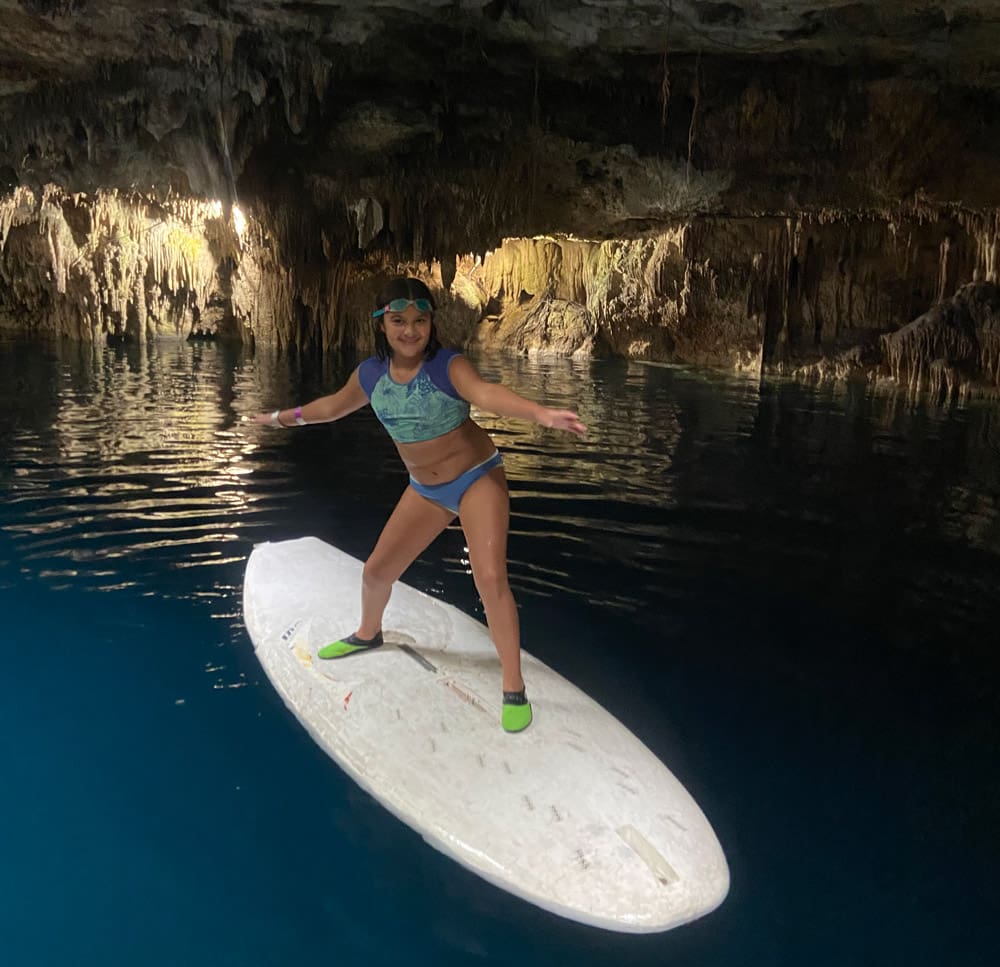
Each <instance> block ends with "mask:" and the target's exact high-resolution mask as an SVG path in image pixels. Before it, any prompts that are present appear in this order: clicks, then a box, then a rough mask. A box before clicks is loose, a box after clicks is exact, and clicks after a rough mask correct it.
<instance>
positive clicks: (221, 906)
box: [0, 340, 1000, 967]
mask: <svg viewBox="0 0 1000 967" xmlns="http://www.w3.org/2000/svg"><path fill="white" fill-rule="evenodd" d="M477 362H478V364H479V366H480V368H481V371H482V372H483V373H484V375H486V376H487V377H488V378H493V379H503V380H504V381H505V382H506V383H507V384H508V385H509V386H511V387H512V388H513V389H515V390H518V391H520V392H523V393H524V394H525V395H529V396H533V397H539V398H544V399H545V401H547V402H549V403H551V404H552V405H557V406H566V407H572V408H575V409H577V410H578V411H579V412H580V414H581V416H582V418H583V420H584V422H586V423H587V424H588V425H589V426H590V433H589V434H588V437H587V439H586V440H585V441H577V440H575V439H574V438H570V437H567V436H562V435H558V434H556V433H554V432H552V431H548V430H545V429H542V428H540V427H535V426H531V425H528V424H525V423H520V422H517V421H513V420H506V419H502V418H498V417H493V416H490V415H487V414H477V417H478V418H479V419H480V421H481V422H482V424H483V425H484V426H485V427H486V428H487V429H488V430H489V431H490V432H491V433H492V434H493V436H494V438H495V439H496V441H497V444H498V445H499V446H500V448H501V450H502V451H503V453H504V460H505V466H506V469H507V474H508V478H509V481H510V490H511V533H510V542H509V557H510V575H511V582H512V585H513V587H514V590H515V594H516V595H517V598H518V601H519V604H520V608H521V617H522V626H523V629H524V638H525V643H526V647H528V648H529V649H530V650H531V651H532V652H534V653H535V654H537V655H538V656H539V657H541V658H542V659H543V660H545V661H547V662H548V663H550V664H552V665H553V666H555V667H556V668H557V669H558V670H559V671H561V672H562V673H563V674H565V675H566V676H567V677H569V678H570V679H571V680H573V681H574V682H576V683H577V684H579V685H580V686H581V687H583V688H585V689H587V690H588V691H589V692H590V693H591V694H593V695H594V696H595V697H596V698H597V699H598V700H599V701H601V702H602V703H603V704H605V705H606V706H607V707H608V708H609V709H610V710H611V711H612V712H614V714H616V715H617V716H619V717H620V718H621V719H622V720H623V721H624V722H625V723H626V725H628V726H629V727H630V728H631V729H633V731H635V732H636V733H637V734H638V735H639V736H640V737H641V738H642V739H643V741H645V742H646V743H647V744H648V745H650V747H651V748H652V749H653V750H654V751H655V752H656V753H657V754H658V755H660V756H662V757H663V758H664V760H665V761H667V762H668V764H669V765H670V766H671V768H672V769H673V770H674V771H675V772H676V773H677V775H678V776H679V778H681V780H682V781H683V782H684V783H685V784H686V785H687V786H688V787H689V788H690V789H691V791H692V792H693V793H694V795H695V796H696V798H697V799H698V800H699V802H700V803H701V804H702V806H703V808H704V809H705V811H706V813H707V814H708V816H709V818H710V819H711V821H712V822H713V824H714V825H715V827H716V829H717V831H718V833H719V836H720V839H721V840H722V842H723V846H724V848H725V849H726V851H727V854H728V856H729V859H730V863H731V866H732V872H733V890H732V894H731V896H730V897H729V899H728V900H727V901H726V903H725V904H724V906H723V907H722V908H721V909H720V910H719V911H718V912H717V913H715V914H713V915H712V916H711V917H709V918H707V919H705V920H704V921H701V922H699V923H697V924H693V925H691V926H689V927H686V928H683V929H681V930H677V931H673V932H671V933H669V934H665V935H660V936H657V937H646V938H634V937H621V936H616V935H610V934H603V933H599V932H596V931H592V930H589V929H587V928H582V927H578V926H576V925H573V924H569V923H567V922H565V921H561V920H558V919H557V918H554V917H550V916H548V915H546V914H543V913H541V912H540V911H537V910H535V909H534V908H532V907H529V906H528V905H526V904H524V903H521V902H520V901H518V900H516V899H514V898H512V897H509V896H507V895H505V894H501V893H499V892H498V891H496V890H494V889H493V888H492V887H489V886H488V885H486V884H484V883H482V882H481V881H479V880H477V879H476V878H474V877H472V876H471V875H470V874H467V873H466V872H465V871H463V870H461V869H459V868H458V867H456V866H455V865H454V864H452V863H451V862H450V861H447V860H445V859H444V858H442V857H440V856H438V854H436V853H434V852H433V851H431V850H429V849H428V848H427V847H426V846H425V845H424V844H423V843H422V842H421V841H420V840H419V838H418V837H416V836H415V835H413V834H412V833H410V832H409V831H408V830H407V829H405V827H403V826H401V825H400V824H399V823H397V822H396V821H395V820H394V819H392V818H391V817H389V816H388V815H386V814H385V813H384V811H382V810H381V809H380V808H378V807H377V806H375V805H374V804H373V803H372V801H371V800H370V799H368V797H367V796H365V794H363V793H362V792H361V791H360V790H358V789H357V787H355V786H354V785H353V784H352V783H350V782H349V781H348V780H346V778H345V777H344V776H343V775H342V774H341V773H340V772H339V771H338V770H337V769H336V768H335V767H334V766H333V765H332V764H331V763H330V762H329V761H328V760H327V759H325V758H324V756H323V755H322V753H320V752H319V750H318V749H317V748H316V747H315V746H314V744H313V743H312V742H311V741H310V740H309V739H308V737H307V736H306V735H305V733H304V732H303V731H302V730H301V729H300V728H299V727H298V725H297V724H296V723H295V722H294V720H293V719H292V718H291V716H290V715H288V713H287V712H286V711H285V710H284V709H283V708H282V706H281V702H280V699H279V698H278V697H277V696H276V694H275V693H274V691H273V689H272V688H271V686H270V685H269V684H268V683H267V682H266V680H264V679H263V676H262V674H261V672H260V669H259V666H258V665H257V663H256V661H255V659H254V657H253V653H252V649H251V648H250V645H249V642H248V641H247V639H246V634H245V630H244V628H243V624H242V618H241V600H240V595H241V586H242V573H243V567H244V565H245V561H246V558H247V556H248V555H249V553H250V551H251V549H252V547H253V545H254V544H255V543H257V542H260V541H265V540H281V539H285V538H289V537H296V536H300V535H303V534H316V535H318V536H320V537H321V538H323V539H325V540H328V541H330V542H332V543H334V544H337V545H338V546H340V547H342V548H343V549H345V550H347V551H348V552H350V553H353V554H355V555H357V556H364V555H365V554H366V553H367V552H368V551H369V550H370V548H371V546H372V544H373V542H374V540H375V539H376V537H377V535H378V532H379V529H380V528H381V526H382V524H383V523H384V521H385V519H386V517H387V515H388V514H389V512H390V511H391V509H392V507H393V505H394V503H395V501H396V499H397V498H398V496H399V493H400V492H401V490H402V489H403V487H404V486H405V483H406V480H405V475H404V473H403V471H402V468H401V466H400V464H399V461H398V458H397V457H396V454H395V452H394V450H393V448H392V445H391V443H390V442H389V441H388V439H387V438H386V436H385V434H384V433H383V432H382V430H381V428H380V427H379V426H378V424H377V422H376V421H375V419H374V417H373V416H372V415H371V414H370V413H369V412H367V411H362V412H360V413H358V414H355V415H354V416H353V417H351V418H350V419H347V420H345V421H342V422H341V423H338V424H337V425H335V426H326V427H312V428H309V429H304V430H294V431H288V432H277V431H271V430H266V429H261V428H257V427H254V426H252V425H248V424H247V423H246V421H245V418H246V417H247V416H249V415H251V414H253V413H254V412H256V411H258V410H261V409H269V408H272V407H274V406H276V405H279V404H281V405H286V404H288V403H291V402H296V401H301V400H306V399H309V398H311V397H313V396H316V395H319V394H320V393H323V392H327V391H329V390H332V389H333V388H335V387H336V386H337V385H338V384H339V382H340V381H341V380H343V378H345V376H346V375H347V373H348V372H349V371H350V368H351V366H352V365H354V363H355V360H352V359H349V358H337V357H331V358H330V359H328V360H326V361H324V362H323V363H318V362H316V361H313V360H303V359H298V358H295V357H291V358H289V357H285V356H277V355H269V354H267V353H262V352H261V353H257V354H256V355H253V354H250V353H247V352H244V351H241V350H238V349H230V348H227V347H224V346H216V345H213V344H209V343H191V344H184V345H174V344H159V345H156V346H155V347H152V348H150V349H148V350H141V351H140V350H139V349H138V348H132V349H127V350H126V349H114V348H109V349H95V348H93V347H83V346H68V345H62V344H48V345H45V344H39V343H37V342H36V343H26V342H20V341H15V340H7V341H5V342H2V343H0V457H2V461H0V604H2V605H3V608H4V613H5V615H6V618H7V627H6V631H4V632H3V633H2V635H0V638H2V640H3V652H4V656H5V659H6V668H5V673H4V675H3V678H2V681H3V692H2V695H3V700H2V702H0V737H2V738H0V743H2V744H0V750H2V754H3V760H2V761H3V762H4V763H5V780H6V781H5V783H4V788H5V795H4V796H3V797H0V824H2V826H3V828H5V829H8V830H20V835H19V836H18V837H17V841H16V842H14V841H11V842H9V844H8V848H7V850H6V855H5V861H4V863H3V864H2V866H0V936H3V937H4V938H6V939H5V941H4V946H5V948H6V951H5V957H4V963H5V964H11V965H18V967H20V965H32V967H38V965H42V964H49V963H51V964H56V963H59V964H63V963H67V962H72V963H75V964H89V963H94V964H98V963H99V964H101V965H102V967H107V965H115V964H135V963H142V964H144V965H160V964H163V965H166V964H177V963H184V964H187V965H200V964H205V965H208V964H212V965H218V964H234V965H235V964H239V965H271V964H274V965H286V964H293V963H294V964H307V963H327V962H329V961H330V959H331V958H332V957H335V956H336V957H338V958H343V957H358V958H363V959H364V962H366V963H375V964H383V963H384V964H395V963H399V962H401V961H402V960H403V959H404V958H405V959H406V961H407V962H410V963H426V964H444V963H454V964H465V963H468V962H470V961H476V962H485V963H496V964H501V963H507V962H508V961H509V957H510V952H511V950H516V951H518V959H519V961H521V962H523V963H525V964H553V963H568V962H573V963H576V964H579V965H582V967H587V965H598V964H618V963H623V962H624V963H629V964H650V965H652V964H663V963H670V964H689V965H704V967H736V965H740V967H743V965H751V964H752V965H757V964H788V965H796V967H801V965H809V967H820V965H830V967H842V965H844V964H848V963H851V964H883V963H905V964H907V965H914V964H934V965H939V964H942V963H950V964H960V965H962V967H978V965H983V967H985V965H986V964H987V963H989V964H992V963H993V961H992V960H991V959H990V957H989V956H988V954H989V953H990V952H995V950H996V949H1000V943H998V942H997V941H998V939H1000V938H998V937H997V927H996V917H995V905H994V904H995V899H996V891H995V889H993V888H992V886H991V883H992V880H993V871H994V869H995V868H996V865H997V862H998V861H1000V847H998V841H997V837H996V834H995V829H996V821H997V818H998V817H997V814H996V808H995V803H996V802H997V801H998V800H1000V779H998V770H997V769H996V762H997V761H998V760H997V755H998V753H1000V736H998V730H1000V725H998V723H1000V686H998V677H997V674H996V673H997V664H998V662H997V658H996V649H995V642H996V630H997V628H998V626H1000V621H998V619H1000V604H998V596H997V588H998V586H1000V513H998V500H1000V483H998V480H1000V447H998V442H1000V427H998V425H997V422H998V411H997V410H996V408H995V407H992V406H986V405H982V406H979V405H976V406H968V407H964V408H950V409H948V410H942V409H939V408H936V407H934V406H931V405H929V404H921V403H918V404H915V403H913V402H912V401H908V400H907V399H906V398H905V397H903V396H892V395H879V394H876V393H873V392H872V391H870V390H869V389H867V388H865V387H859V386H848V387H839V388H833V387H820V388H810V387H804V386H801V385H796V384H792V383H786V382H781V381H763V382H761V381H760V380H758V379H755V378H749V377H742V378H736V377H721V376H717V375H710V374H698V373H694V372H690V371H687V370H684V369H681V368H677V367H670V366H652V365H646V364H641V363H635V362H625V361H575V360H550V361H544V360H529V359H513V358H503V357H493V356H490V357H486V358H478V359H477ZM407 580H408V581H410V582H411V583H413V584H415V585H416V586H418V587H420V588H421V589H423V590H425V591H427V592H429V593H431V594H435V595H438V596H440V597H442V598H444V599H447V600H448V601H450V602H452V603H454V604H456V605H458V606H459V607H461V608H463V609H465V610H466V611H468V612H470V613H472V614H475V615H477V616H480V617H481V615H482V611H481V607H480V605H479V602H478V599H477V597H476V593H475V588H474V586H473V583H472V580H471V577H470V572H469V566H468V555H467V551H466V548H465V544H464V541H463V538H462V533H461V529H460V528H459V527H458V526H455V527H452V528H449V529H448V531H446V532H445V534H443V535H442V537H441V538H440V539H439V540H438V541H436V542H435V543H434V544H433V545H432V546H431V547H430V548H428V549H427V551H426V552H425V553H424V554H423V555H421V557H420V558H419V560H418V561H417V562H415V564H414V566H413V567H412V568H411V570H410V572H409V573H408V575H407ZM529 687H530V683H529ZM539 712H540V714H544V709H540V710H539ZM54 905H55V907H56V908H58V911H59V921H60V923H61V925H62V929H61V930H59V931H53V930H51V929H50V926H51V922H52V921H51V916H50V912H49V911H51V910H52V909H53V906H54ZM112 919H113V921H114V923H116V924H118V925H121V926H120V928H119V927H116V928H115V929H114V930H111V929H110V928H109V927H108V926H107V925H108V924H109V922H111V920H112ZM387 923H391V924H392V925H393V929H392V930H386V929H385V927H386V924H387Z"/></svg>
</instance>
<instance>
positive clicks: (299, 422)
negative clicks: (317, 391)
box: [295, 406, 309, 426]
mask: <svg viewBox="0 0 1000 967" xmlns="http://www.w3.org/2000/svg"><path fill="white" fill-rule="evenodd" d="M308 422H309V421H308V420H304V419H302V407H301V406H296V407H295V425H296V426H306V424H307V423H308Z"/></svg>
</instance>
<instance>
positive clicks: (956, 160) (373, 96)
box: [0, 0, 1000, 375]
mask: <svg viewBox="0 0 1000 967" xmlns="http://www.w3.org/2000/svg"><path fill="white" fill-rule="evenodd" d="M992 6H993V5H992V4H988V3H986V2H980V3H964V2H961V0H949V2H948V3H947V4H945V3H942V4H913V3H907V2H902V0H898V2H894V0H871V2H867V3H866V2H860V3H851V4H847V3H844V2H842V0H812V2H797V0H754V2H752V3H751V2H733V3H707V2H702V0H631V2H628V0H614V2H612V0H608V2H605V3H602V2H600V0H591V2H587V3H580V2H578V0H451V2H444V0H397V2H394V3H393V4H391V5H390V4H386V3H383V2H375V0H372V2H363V0H357V2H352V3H344V4H340V5H334V4H325V3H298V2H296V3H292V2H287V3H285V2H280V0H278V2H275V3H270V4H260V3H255V2H251V0H225V2H219V0H192V2H189V3H186V4H183V5H163V4H160V5H153V4H148V3H145V2H141V0H0V22H2V23H3V29H2V31H0V199H2V200H0V325H5V326H17V327H20V328H26V327H27V328H35V329H43V330H49V331H53V332H62V333H65V334H69V335H72V336H74V337H77V338H81V339H98V340H100V339H104V338H109V337H110V338H115V337H120V338H127V339H141V338H149V337H154V336H172V337H180V338H186V337H187V336H189V335H191V334H197V333H203V334H207V335H214V336H221V337H231V338H240V339H244V340H248V339H253V340H256V341H258V342H263V343H270V344H276V345H290V344H297V345H303V346H307V347H309V346H316V347H321V348H327V349H328V348H331V347H334V346H339V345H358V346H360V347H361V348H366V347H367V341H368V340H370V326H369V324H368V319H367V312H368V311H369V302H370V301H371V298H372V297H373V293H374V291H375V289H376V288H377V284H378V279H379V278H380V277H382V276H384V274H385V273H386V272H389V271H394V270H395V269H396V268H397V267H400V266H404V267H405V266H410V267H412V268H413V269H414V270H417V271H421V272H423V273H424V274H425V275H427V277H428V278H430V279H431V280H432V281H436V282H437V284H438V285H439V286H440V287H441V288H442V289H443V290H446V294H445V295H444V296H443V298H442V303H443V312H442V316H441V323H442V326H443V328H444V329H445V330H446V331H447V332H448V333H449V335H450V336H451V338H452V339H453V340H455V341H465V342H470V343H477V342H478V343H480V344H482V345H489V346H502V347H503V348H506V349H509V350H512V351H518V352H560V353H589V352H616V353H625V354H632V355H640V356H647V357H651V358H672V359H680V360H687V361H697V362H708V363H717V364H721V365H726V366H739V367H750V368H757V367H761V366H763V367H768V368H772V369H780V370H783V371H788V372H796V371H803V372H805V371H809V372H813V373H828V374H834V375H843V373H844V372H846V371H848V370H852V371H853V370H858V371H871V369H872V363H871V360H872V359H873V358H875V357H876V356H878V353H877V352H875V353H874V355H873V352H872V348H873V347H877V346H878V345H881V344H880V343H879V339H878V337H879V336H880V335H881V334H883V333H886V332H890V331H893V330H896V329H898V328H900V327H901V326H903V325H905V324H906V323H908V322H909V321H910V320H911V319H913V318H915V317H916V316H918V315H920V314H921V313H923V312H925V311H927V310H928V309H929V308H930V307H931V306H932V305H933V304H934V303H935V302H937V301H940V300H943V299H947V298H950V297H951V296H952V295H953V294H954V293H955V292H956V291H957V290H958V288H959V287H960V286H962V285H963V284H965V283H968V282H971V281H974V280H976V279H978V280H982V281H991V280H994V279H995V278H996V271H997V267H996V265H995V264H994V263H995V261H996V258H995V253H996V222H997V215H996V212H997V210H998V206H1000V181H998V180H997V179H996V177H995V173H994V168H995V166H994V159H995V157H996V156H997V153H998V150H1000V123H998V122H997V118H998V117H1000V111H998V110H997V90H998V86H1000V21H997V20H996V18H995V17H994V16H993V14H991V12H990V10H991V8H992ZM48 186H56V187H55V188H53V187H48ZM115 192H117V194H115ZM29 194H30V200H29ZM234 205H237V206H238V209H239V210H242V212H245V213H246V218H247V223H246V225H245V227H243V228H242V229H241V230H238V229H237V226H236V224H235V220H234V219H235V216H234V214H233V206H234ZM504 239H508V240H509V241H507V242H506V243H505V242H504ZM477 257H478V259H479V264H478V265H476V264H474V263H475V259H476V258H477ZM861 347H865V348H864V350H863V351H862V349H861ZM824 360H827V361H830V362H829V365H824ZM847 360H851V361H852V362H847Z"/></svg>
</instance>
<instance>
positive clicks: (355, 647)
mask: <svg viewBox="0 0 1000 967" xmlns="http://www.w3.org/2000/svg"><path fill="white" fill-rule="evenodd" d="M383 644H384V642H383V641H382V632H381V631H380V632H379V633H378V634H377V635H376V636H375V637H374V638H369V639H367V640H366V639H364V638H359V637H358V636H357V635H348V636H347V637H346V638H341V639H340V641H335V642H333V643H332V644H330V645H324V646H323V647H322V648H320V650H319V651H317V652H316V654H317V655H318V656H319V657H320V658H346V657H347V656H348V655H353V654H355V653H356V652H359V651H371V650H372V649H373V648H380V647H381V646H382V645H383Z"/></svg>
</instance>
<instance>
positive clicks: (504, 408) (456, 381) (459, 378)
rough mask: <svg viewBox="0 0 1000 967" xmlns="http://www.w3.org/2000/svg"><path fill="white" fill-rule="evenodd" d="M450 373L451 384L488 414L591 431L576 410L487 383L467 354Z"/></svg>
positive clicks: (578, 431) (579, 433)
mask: <svg viewBox="0 0 1000 967" xmlns="http://www.w3.org/2000/svg"><path fill="white" fill-rule="evenodd" d="M448 376H449V377H450V378H451V385H452V386H454V387H455V389H456V390H457V391H458V394H459V396H461V397H462V399H464V400H468V401H469V402H470V403H472V404H473V405H474V406H478V407H479V408H480V409H481V410H486V412H487V413H495V414H496V415H497V416H512V417H514V418H515V419H519V420H531V421H532V422H533V423H538V424H540V425H541V426H547V427H551V428H552V429H554V430H566V431H568V432H569V433H575V434H576V435H577V436H583V435H584V434H585V433H586V432H587V428H586V427H585V426H584V425H583V424H582V423H581V422H580V417H578V416H577V415H576V413H574V412H573V411H572V410H557V409H553V408H552V407H550V406H542V405H541V404H540V403H535V402H534V401H533V400H529V399H525V398H524V397H523V396H519V395H518V394H517V393H515V392H514V391H513V390H509V389H507V387H506V386H503V385H502V384H500V383H490V382H487V381H486V380H485V379H483V378H482V376H480V375H479V373H477V372H476V368H475V366H473V365H472V363H470V362H469V360H468V359H466V358H465V357H464V356H456V357H455V358H454V359H453V360H452V361H451V364H450V365H449V367H448Z"/></svg>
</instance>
